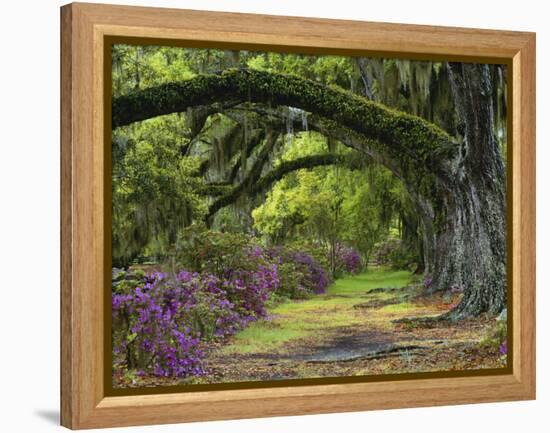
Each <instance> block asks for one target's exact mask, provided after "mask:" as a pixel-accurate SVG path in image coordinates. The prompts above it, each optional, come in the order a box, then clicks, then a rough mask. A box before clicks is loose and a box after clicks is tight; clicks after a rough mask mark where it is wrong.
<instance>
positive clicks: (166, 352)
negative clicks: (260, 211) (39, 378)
mask: <svg viewBox="0 0 550 433" xmlns="http://www.w3.org/2000/svg"><path fill="white" fill-rule="evenodd" d="M277 285H278V277H277V268H276V267H275V266H271V267H259V268H257V269H256V270H254V271H250V272H245V271H239V272H238V273H236V274H234V275H232V277H231V278H226V279H221V278H219V277H218V276H215V275H213V274H210V273H202V274H199V273H198V272H193V273H192V272H188V271H181V272H179V273H178V274H177V275H176V276H175V277H172V278H169V277H168V276H167V275H166V274H164V273H154V274H152V275H150V276H148V277H146V278H145V279H144V284H142V285H140V286H138V287H136V288H135V289H134V290H133V291H130V292H128V293H114V294H113V297H112V314H113V346H114V347H113V348H114V354H115V356H116V357H118V358H119V359H121V360H122V364H123V366H124V368H126V369H128V370H133V369H137V370H140V371H143V372H146V373H149V374H153V375H156V376H175V377H187V376H197V375H201V374H203V373H204V370H203V366H202V358H203V356H204V348H205V347H206V345H207V343H209V342H211V341H214V340H222V339H224V338H226V337H227V336H229V335H232V334H234V333H235V332H236V331H237V330H239V329H242V328H243V327H245V326H246V324H247V323H249V322H250V321H253V320H257V319H258V318H261V317H265V315H266V310H265V302H266V301H267V299H268V298H269V294H270V293H271V292H272V291H273V290H275V289H276V287H277Z"/></svg>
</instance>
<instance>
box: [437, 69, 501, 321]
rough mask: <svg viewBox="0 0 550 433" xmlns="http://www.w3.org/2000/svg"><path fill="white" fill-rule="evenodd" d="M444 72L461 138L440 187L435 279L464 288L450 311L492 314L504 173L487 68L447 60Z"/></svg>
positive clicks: (497, 299) (497, 297)
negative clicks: (460, 298) (448, 82)
mask: <svg viewBox="0 0 550 433" xmlns="http://www.w3.org/2000/svg"><path fill="white" fill-rule="evenodd" d="M448 72H449V78H450V81H451V87H452V90H453V96H454V100H455V107H456V112H457V115H458V120H459V130H461V132H462V134H463V137H464V139H463V140H462V142H461V144H460V151H459V152H458V153H457V156H456V158H455V159H454V160H452V161H451V164H450V169H451V176H449V179H452V182H449V183H447V184H445V185H443V187H442V188H441V191H442V194H441V198H442V203H441V207H442V209H444V212H443V213H442V214H441V215H442V216H443V218H441V219H437V217H436V221H435V223H436V230H435V232H434V243H433V254H434V260H433V269H434V271H435V274H434V275H435V278H437V281H435V283H436V286H437V287H440V288H445V287H452V286H458V287H460V288H462V289H463V290H464V297H463V299H462V301H461V302H460V304H459V305H458V307H457V308H456V309H455V310H454V311H452V312H451V313H450V316H451V317H453V318H461V317H466V316H475V315H478V314H480V313H482V312H489V313H492V314H496V313H498V312H499V311H501V310H502V309H503V308H505V307H506V200H505V196H506V190H505V189H506V178H505V169H504V164H503V160H502V156H501V154H500V149H499V145H498V141H497V139H496V137H495V135H494V129H493V122H494V113H493V106H492V102H491V95H492V91H493V89H492V88H491V79H490V71H489V68H488V66H487V65H481V64H467V63H450V64H449V65H448Z"/></svg>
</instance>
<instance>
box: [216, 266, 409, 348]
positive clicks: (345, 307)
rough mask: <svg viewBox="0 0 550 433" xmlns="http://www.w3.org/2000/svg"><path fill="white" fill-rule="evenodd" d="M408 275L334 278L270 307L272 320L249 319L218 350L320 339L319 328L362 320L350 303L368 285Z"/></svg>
mask: <svg viewBox="0 0 550 433" xmlns="http://www.w3.org/2000/svg"><path fill="white" fill-rule="evenodd" d="M410 279H411V274H410V272H407V271H391V270H386V269H380V268H375V269H372V270H368V271H367V272H364V273H362V274H359V275H356V276H347V277H344V278H341V279H338V280H336V282H335V283H334V284H332V285H331V286H330V287H329V289H328V291H327V293H326V294H324V295H318V296H314V297H313V298H311V299H308V300H305V301H287V302H283V303H281V304H279V305H277V306H276V307H274V308H272V309H270V311H269V314H271V315H272V316H273V319H272V320H261V321H258V322H255V323H251V324H250V325H249V326H248V327H247V328H246V329H244V330H242V331H240V332H238V333H237V334H236V335H235V336H234V338H233V340H232V342H231V343H230V344H228V345H227V346H225V347H224V348H223V349H222V351H223V352H224V353H226V354H235V353H242V354H244V353H258V352H282V351H285V350H287V349H289V347H288V345H289V343H291V342H292V341H293V340H297V339H301V338H306V337H307V338H312V339H322V338H323V332H320V331H325V332H327V331H330V330H331V329H334V328H338V327H342V326H351V325H354V324H360V323H362V322H364V318H363V317H362V316H361V315H359V314H357V312H356V311H355V310H354V308H353V306H354V305H355V304H359V303H361V302H365V300H366V299H365V296H366V292H367V291H368V290H369V289H374V288H378V287H383V288H392V287H403V286H406V285H407V284H409V282H410ZM393 296H395V295H393ZM368 297H369V298H370V297H376V298H377V299H385V298H386V297H392V295H390V294H387V293H383V292H382V293H376V294H372V295H369V296H368ZM398 305H399V306H400V305H402V304H398ZM407 305H408V304H407Z"/></svg>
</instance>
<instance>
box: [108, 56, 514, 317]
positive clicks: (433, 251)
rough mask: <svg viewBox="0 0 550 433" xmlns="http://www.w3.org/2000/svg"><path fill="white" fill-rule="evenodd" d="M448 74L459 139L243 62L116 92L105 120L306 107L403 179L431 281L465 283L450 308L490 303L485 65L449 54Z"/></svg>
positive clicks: (496, 223) (492, 247) (497, 247)
mask: <svg viewBox="0 0 550 433" xmlns="http://www.w3.org/2000/svg"><path fill="white" fill-rule="evenodd" d="M449 77H450V80H451V83H452V88H453V92H454V97H455V101H456V110H457V114H458V117H459V119H460V123H461V125H462V128H461V129H462V131H463V136H464V139H463V140H462V142H461V143H456V142H455V141H453V139H451V137H449V136H448V134H446V133H445V132H444V131H442V130H441V129H440V128H438V127H437V126H435V125H433V124H431V123H430V122H427V121H425V120H424V119H421V118H418V117H415V116H411V115H408V114H405V113H400V112H397V111H395V110H392V109H388V108H386V107H384V106H382V105H380V104H376V103H373V102H371V101H368V100H367V99H366V98H362V97H358V96H356V95H352V94H350V93H347V92H344V91H338V90H335V89H331V88H327V87H325V86H322V85H320V84H319V83H315V82H313V81H309V80H305V79H301V78H298V77H294V76H286V75H281V74H272V73H267V72H260V71H247V70H231V71H225V72H223V73H222V74H220V75H202V76H198V77H196V78H194V79H192V80H188V81H185V82H180V83H171V84H167V85H162V86H158V87H155V88H150V89H145V90H141V91H137V92H133V93H131V94H129V95H126V96H123V97H120V98H117V99H115V100H114V101H113V127H117V126H122V125H127V124H129V123H132V122H135V121H140V120H145V119H148V118H151V117H155V116H158V115H162V114H169V113H174V112H184V111H185V110H186V109H187V107H193V106H200V105H209V104H215V103H219V102H229V103H231V104H235V103H239V102H244V103H250V102H253V103H256V104H265V105H266V106H267V107H277V106H293V107H299V108H302V109H304V110H306V111H308V112H310V113H313V114H314V115H316V116H317V118H318V119H319V123H321V124H322V125H323V127H324V128H326V129H328V130H329V131H328V132H329V133H330V135H332V136H336V137H337V138H338V139H339V140H340V141H342V142H343V143H344V144H346V145H348V146H350V147H352V148H354V149H356V150H358V151H361V152H363V153H365V154H367V155H369V156H371V157H375V159H377V160H378V162H380V163H382V164H384V165H386V166H387V167H388V168H390V170H391V171H392V172H393V173H394V174H396V175H397V176H398V177H399V178H400V179H401V180H402V181H403V182H404V185H405V187H406V188H407V190H408V191H409V193H410V194H411V197H412V200H413V202H414V204H415V207H416V208H417V210H418V213H419V216H420V219H421V222H422V228H423V238H424V248H423V249H424V255H425V257H424V261H425V267H426V274H427V275H429V276H431V277H432V278H433V282H432V285H431V290H443V289H449V288H451V287H460V288H462V289H464V293H465V294H464V298H463V300H462V302H461V303H460V305H459V306H458V307H457V308H456V309H455V310H454V311H453V312H452V313H451V314H450V315H449V317H451V318H463V317H467V316H473V315H478V314H480V313H482V312H489V313H498V312H499V311H500V310H501V309H502V308H503V307H504V306H505V305H506V269H505V268H506V267H505V263H506V242H505V215H506V209H505V200H504V197H505V189H504V188H505V176H504V167H503V163H502V158H501V156H500V154H499V149H498V143H497V141H496V139H495V137H494V135H493V111H492V105H491V91H492V89H491V81H490V76H489V69H488V67H487V66H483V65H473V64H451V65H450V66H449ZM320 129H321V130H322V129H323V128H320ZM235 196H238V194H235Z"/></svg>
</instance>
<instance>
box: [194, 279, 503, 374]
mask: <svg viewBox="0 0 550 433" xmlns="http://www.w3.org/2000/svg"><path fill="white" fill-rule="evenodd" d="M411 278H412V275H411V274H410V273H409V272H406V271H390V270H385V269H372V270H369V271H367V272H364V273H362V274H360V275H356V276H350V277H346V278H342V279H339V280H337V281H336V282H335V283H334V284H333V285H332V286H331V287H330V288H329V289H328V291H327V293H326V294H323V295H318V296H315V297H313V298H311V299H307V300H303V301H288V302H284V303H281V304H279V305H277V306H276V307H274V308H272V309H271V310H270V311H269V313H270V318H269V319H268V320H261V321H258V322H255V323H252V324H250V325H249V326H248V327H247V328H246V329H244V330H243V331H240V332H238V333H237V334H236V335H235V336H234V337H233V338H232V340H231V341H230V342H229V344H226V345H223V346H220V347H219V348H217V349H215V350H213V351H212V352H211V353H210V354H209V355H208V357H207V360H206V361H207V364H208V368H209V369H210V371H211V374H209V375H207V376H204V377H201V378H195V379H193V382H199V383H212V382H241V381H253V380H273V379H293V378H312V377H327V376H351V375H374V374H389V373H404V372H420V371H434V370H439V371H441V370H457V369H460V370H464V369H472V368H496V367H501V366H504V365H503V361H502V359H501V358H500V356H499V354H498V350H497V349H494V348H491V347H484V346H483V347H482V346H481V345H480V342H481V341H482V340H483V339H484V338H485V336H486V335H487V329H488V327H490V326H492V322H491V320H493V319H489V318H484V317H480V318H478V319H473V320H469V321H464V322H460V323H458V324H456V323H455V324H451V323H447V322H443V323H437V324H433V323H432V324H420V323H419V324H417V325H414V327H411V326H410V325H405V324H397V323H395V322H394V320H396V319H402V318H407V317H428V316H437V315H439V314H441V313H443V312H445V311H448V310H449V309H451V308H452V305H453V304H454V303H456V302H458V296H459V295H451V294H440V295H436V296H430V297H425V296H423V295H422V294H421V289H420V288H419V287H418V286H416V288H415V286H414V285H411Z"/></svg>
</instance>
